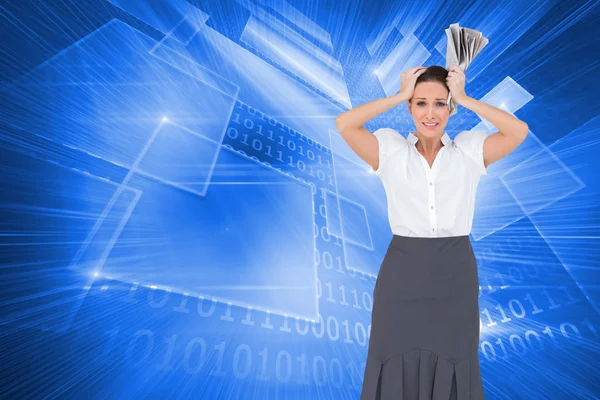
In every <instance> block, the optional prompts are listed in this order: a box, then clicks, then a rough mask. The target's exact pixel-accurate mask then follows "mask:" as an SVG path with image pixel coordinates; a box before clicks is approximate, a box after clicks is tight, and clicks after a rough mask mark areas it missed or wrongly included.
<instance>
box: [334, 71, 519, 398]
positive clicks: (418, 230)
mask: <svg viewBox="0 0 600 400" xmlns="http://www.w3.org/2000/svg"><path fill="white" fill-rule="evenodd" d="M464 86H465V75H464V72H463V71H462V70H461V69H460V68H459V67H458V66H454V67H452V68H450V70H446V69H445V68H443V67H440V66H430V67H428V68H425V67H416V68H411V69H409V70H407V71H405V72H403V73H402V74H401V85H400V92H399V93H398V94H396V95H393V96H389V97H386V98H383V99H378V100H375V101H372V102H370V103H366V104H364V105H361V106H359V107H356V108H353V109H351V110H349V111H346V112H344V113H343V114H341V115H339V116H338V117H337V118H336V126H337V129H338V131H339V133H340V135H341V136H342V137H343V139H344V140H345V141H346V143H348V145H349V146H350V147H351V148H352V150H353V151H354V152H355V153H356V154H357V155H358V156H359V157H361V158H362V159H363V160H364V161H365V162H366V163H368V164H369V165H370V166H371V167H372V168H373V170H374V172H375V174H376V175H377V176H378V177H379V178H380V179H381V181H382V183H383V187H384V189H385V193H386V197H387V203H388V218H389V222H390V227H391V230H392V233H393V236H392V240H391V242H390V244H389V247H388V249H387V252H386V254H385V257H384V259H383V262H382V264H381V267H380V270H379V274H378V276H377V281H376V283H375V289H374V293H373V312H372V316H371V317H372V322H371V338H370V341H369V348H368V355H367V363H366V368H365V371H364V379H363V386H362V393H361V400H373V399H382V400H391V399H403V400H424V399H427V400H431V399H436V400H450V399H455V400H480V399H484V392H483V385H482V380H481V374H480V365H479V356H478V348H479V333H480V330H479V300H478V293H479V279H478V274H477V264H476V260H475V255H474V253H473V249H472V247H471V242H470V239H469V234H470V232H471V226H472V220H473V210H474V204H475V193H476V191H477V186H478V183H479V179H480V178H481V176H482V175H486V174H487V167H488V166H489V165H490V164H492V163H494V162H495V161H497V160H499V159H501V158H502V157H504V156H506V155H507V154H509V153H510V152H511V151H513V150H514V149H515V148H516V147H517V146H518V145H519V144H521V142H523V140H525V137H526V136H527V134H528V132H529V129H528V127H527V124H526V123H525V122H523V121H521V120H519V119H517V118H515V117H514V116H512V115H510V114H509V113H506V112H504V111H502V110H500V109H499V108H496V107H493V106H491V105H488V104H485V103H482V102H480V101H477V100H475V99H473V98H471V97H469V96H467V95H466V93H465V89H464ZM450 93H451V95H452V99H453V100H454V101H455V102H456V104H458V105H460V106H462V107H465V108H468V109H470V110H471V111H473V112H475V113H476V114H478V115H479V116H480V117H481V118H484V119H486V120H487V121H489V122H491V123H492V124H493V125H494V126H495V127H496V128H497V130H498V131H497V132H495V133H492V134H490V135H488V134H486V133H485V132H481V131H467V130H465V131H462V132H460V133H459V134H457V135H456V137H455V138H454V140H452V139H451V138H450V137H449V136H448V134H447V133H446V131H445V130H444V128H445V127H446V124H447V123H448V119H449V117H450V115H451V110H450V109H449V103H448V102H447V100H448V95H449V94H450ZM405 101H406V102H408V110H409V112H410V114H411V115H412V118H413V120H414V124H415V130H414V131H413V132H409V134H408V136H407V138H406V139H405V138H404V137H403V136H402V135H400V134H399V133H398V132H397V131H395V130H393V129H390V128H381V129H378V130H377V131H375V133H371V132H369V131H368V130H367V129H365V128H364V127H363V125H364V124H365V123H366V122H367V121H369V120H370V119H372V118H374V117H375V116H377V115H379V114H380V113H382V112H384V111H386V110H388V109H390V108H391V107H395V106H398V105H400V104H402V103H403V102H405Z"/></svg>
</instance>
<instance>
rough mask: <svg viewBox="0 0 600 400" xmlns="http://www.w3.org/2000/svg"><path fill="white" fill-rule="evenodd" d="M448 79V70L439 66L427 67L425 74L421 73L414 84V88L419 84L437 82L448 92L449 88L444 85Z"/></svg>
mask: <svg viewBox="0 0 600 400" xmlns="http://www.w3.org/2000/svg"><path fill="white" fill-rule="evenodd" d="M447 77H448V70H447V69H446V68H444V67H440V66H439V65H431V66H429V67H427V69H426V70H425V72H423V73H422V74H421V75H420V76H419V77H418V78H417V81H416V82H415V87H417V85H418V84H419V83H421V82H439V83H441V84H442V85H444V87H445V88H446V90H448V92H450V88H449V87H448V85H447V84H446V78H447Z"/></svg>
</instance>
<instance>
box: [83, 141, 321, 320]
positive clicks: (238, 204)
mask: <svg viewBox="0 0 600 400" xmlns="http://www.w3.org/2000/svg"><path fill="white" fill-rule="evenodd" d="M191 161H192V160H186V159H183V160H182V163H181V165H182V166H187V167H190V168H191V167H192V165H191V164H190V162H191ZM168 174H169V173H167V175H168ZM127 184H128V185H130V186H132V187H134V188H137V189H138V190H140V191H141V192H143V194H142V196H141V198H140V201H139V202H138V204H137V206H136V207H135V209H134V210H133V212H132V213H131V216H130V217H129V219H128V220H127V223H126V224H125V225H124V227H123V229H122V230H121V231H120V232H119V233H118V235H117V236H116V237H115V240H114V241H112V242H110V243H108V247H107V249H106V251H105V252H104V255H105V256H104V257H103V258H102V259H99V260H98V265H97V266H96V268H95V269H94V271H95V272H97V273H100V274H102V276H110V277H111V278H112V279H117V280H121V281H126V282H138V283H140V284H142V285H145V286H156V287H159V288H161V289H166V290H169V291H172V292H177V293H187V294H189V295H192V296H205V297H208V298H214V299H216V300H218V301H222V302H231V303H233V304H235V305H238V306H250V307H252V308H254V309H257V310H265V311H270V312H272V313H278V314H287V315H291V316H297V317H300V318H306V319H309V320H314V319H315V318H316V317H317V292H316V268H315V261H314V256H313V255H314V246H315V238H314V236H313V229H312V226H313V220H314V217H313V197H312V190H311V187H310V186H309V185H308V184H306V183H303V182H300V181H297V180H295V179H291V178H290V177H288V176H287V175H285V174H283V173H281V172H278V171H276V170H275V169H273V168H269V167H265V166H264V165H263V164H261V163H257V162H256V161H254V160H252V159H249V158H248V157H245V156H242V155H240V154H238V153H236V152H234V151H232V150H229V149H227V148H223V150H222V151H221V152H220V153H219V159H218V161H217V164H215V170H214V174H213V180H212V181H211V183H210V188H209V190H208V193H207V196H206V197H204V198H202V197H199V196H197V195H196V194H193V193H190V192H189V191H187V190H186V191H182V190H181V189H180V187H179V186H180V185H172V184H170V183H168V182H164V181H157V180H154V179H152V178H149V177H147V176H146V175H145V174H143V175H142V174H133V175H132V176H131V177H130V179H129V180H128V181H127ZM290 210H293V213H291V212H290ZM99 231H100V232H101V230H99Z"/></svg>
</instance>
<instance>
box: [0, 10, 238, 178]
mask: <svg viewBox="0 0 600 400" xmlns="http://www.w3.org/2000/svg"><path fill="white" fill-rule="evenodd" d="M155 45H156V42H155V41H154V40H152V39H150V38H149V37H147V36H146V35H144V34H142V33H141V32H139V31H137V30H135V29H132V28H131V27H129V26H127V25H125V24H124V23H123V22H121V21H118V20H113V21H111V22H109V23H107V24H106V25H104V26H103V27H102V28H100V29H98V30H97V31H95V32H94V33H92V34H90V35H88V36H87V37H86V38H84V39H83V40H81V41H80V42H78V43H76V44H74V45H73V46H71V47H69V48H68V49H66V50H65V51H63V52H61V53H60V54H58V55H57V56H56V57H54V58H52V59H51V60H49V61H48V62H46V63H44V64H43V65H41V66H39V67H38V68H36V69H35V70H34V71H32V72H31V73H30V74H28V75H27V76H25V77H23V78H22V79H20V80H19V81H18V83H17V84H16V85H14V86H13V87H12V92H11V94H10V96H11V97H12V98H11V103H12V104H11V105H12V107H14V112H12V113H10V115H9V117H8V118H7V119H6V122H7V123H9V124H11V125H13V126H15V127H18V128H21V129H24V130H27V131H31V132H40V133H42V134H43V136H44V137H47V138H48V139H50V140H53V141H55V142H58V143H63V144H65V145H67V146H69V147H73V148H76V149H80V150H83V151H85V152H86V153H89V154H93V155H95V156H96V157H98V158H101V159H104V160H108V161H111V162H113V163H116V164H118V165H123V166H125V167H131V165H132V163H133V162H134V160H136V159H137V157H138V155H139V153H140V151H142V149H143V148H144V146H145V145H146V144H147V142H148V139H149V138H150V135H151V134H152V132H153V130H154V129H155V127H156V125H157V124H158V123H159V122H160V121H161V120H162V119H163V118H167V119H168V120H171V121H174V122H176V123H177V124H179V125H182V126H185V127H186V128H188V129H191V130H192V131H194V132H201V133H202V134H203V135H204V136H205V137H206V138H207V139H210V140H212V141H214V142H216V143H221V141H222V138H223V135H224V134H225V125H226V123H227V121H228V120H229V116H230V114H231V109H232V107H233V103H234V100H235V99H234V98H232V97H231V96H230V95H229V94H226V93H224V92H223V91H221V90H216V89H215V88H214V86H215V85H213V86H208V85H207V84H205V83H204V82H202V81H200V80H198V79H195V78H193V77H191V76H190V75H188V74H186V73H183V72H181V71H180V70H179V69H176V68H173V67H172V66H171V65H169V64H167V63H165V62H164V61H161V60H160V59H158V58H157V57H155V56H152V55H150V54H148V51H149V50H150V49H152V48H153V47H154V46H155ZM90 65H93V66H94V68H93V69H90V67H89V66H90ZM212 80H213V81H215V80H217V79H216V78H215V77H213V79H212ZM228 86H230V85H228ZM230 92H231V90H230ZM25 116H26V117H25ZM84 116H85V117H84ZM212 159H214V157H213V156H211V157H210V158H209V159H208V160H204V163H209V160H212Z"/></svg>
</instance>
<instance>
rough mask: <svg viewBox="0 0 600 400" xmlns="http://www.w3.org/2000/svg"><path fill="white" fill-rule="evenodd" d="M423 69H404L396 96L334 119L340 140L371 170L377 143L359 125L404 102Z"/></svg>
mask: <svg viewBox="0 0 600 400" xmlns="http://www.w3.org/2000/svg"><path fill="white" fill-rule="evenodd" d="M425 70H426V68H424V67H415V68H411V69H408V70H406V71H405V72H403V73H402V74H401V75H400V82H401V83H400V92H398V94H395V95H393V96H389V97H384V98H382V99H378V100H374V101H371V102H369V103H366V104H363V105H361V106H358V107H355V108H352V109H350V110H348V111H346V112H344V113H342V114H340V115H338V116H337V118H336V119H335V126H336V128H337V130H338V131H339V132H340V135H341V136H342V138H343V139H344V140H345V141H346V143H348V145H349V146H350V148H352V150H353V151H354V152H355V153H356V154H357V155H358V156H359V157H360V158H362V159H363V160H364V161H365V162H366V163H367V164H369V165H370V166H371V167H372V168H373V169H374V170H377V169H378V168H379V142H378V140H377V137H375V135H373V133H371V132H370V131H369V130H367V129H366V128H365V127H364V126H363V125H364V124H366V123H367V122H368V121H369V120H371V119H373V118H375V117H376V116H378V115H379V114H381V113H383V112H385V111H387V110H389V109H390V108H392V107H395V106H397V105H399V104H401V103H403V102H405V101H408V100H409V99H410V98H411V97H412V96H413V92H414V89H415V82H416V80H417V78H418V77H419V76H420V75H421V74H422V73H423V72H425Z"/></svg>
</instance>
